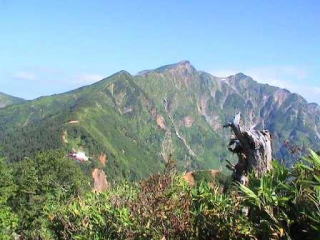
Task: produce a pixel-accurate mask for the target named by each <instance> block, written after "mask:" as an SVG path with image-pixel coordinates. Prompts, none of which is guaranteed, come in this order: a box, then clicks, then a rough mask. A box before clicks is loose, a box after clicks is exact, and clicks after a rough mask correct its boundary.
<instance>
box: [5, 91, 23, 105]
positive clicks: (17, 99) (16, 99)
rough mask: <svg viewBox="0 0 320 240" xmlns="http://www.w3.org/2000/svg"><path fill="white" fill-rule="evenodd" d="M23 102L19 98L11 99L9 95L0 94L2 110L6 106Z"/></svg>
mask: <svg viewBox="0 0 320 240" xmlns="http://www.w3.org/2000/svg"><path fill="white" fill-rule="evenodd" d="M23 101H24V100H23V99H21V98H17V97H13V96H10V95H7V94H5V93H2V92H0V108H4V107H6V106H9V105H12V104H16V103H21V102H23Z"/></svg>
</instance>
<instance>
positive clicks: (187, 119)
mask: <svg viewBox="0 0 320 240" xmlns="http://www.w3.org/2000/svg"><path fill="white" fill-rule="evenodd" d="M193 123H194V119H193V118H192V117H190V116H186V117H184V118H183V125H184V126H185V127H188V128H189V127H192V124H193Z"/></svg>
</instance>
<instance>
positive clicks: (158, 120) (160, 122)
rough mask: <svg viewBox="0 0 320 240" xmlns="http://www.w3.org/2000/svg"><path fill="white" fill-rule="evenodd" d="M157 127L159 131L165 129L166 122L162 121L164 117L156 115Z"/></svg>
mask: <svg viewBox="0 0 320 240" xmlns="http://www.w3.org/2000/svg"><path fill="white" fill-rule="evenodd" d="M156 121H157V125H158V126H159V127H160V128H161V129H166V121H165V119H164V117H162V116H161V115H157V119H156Z"/></svg>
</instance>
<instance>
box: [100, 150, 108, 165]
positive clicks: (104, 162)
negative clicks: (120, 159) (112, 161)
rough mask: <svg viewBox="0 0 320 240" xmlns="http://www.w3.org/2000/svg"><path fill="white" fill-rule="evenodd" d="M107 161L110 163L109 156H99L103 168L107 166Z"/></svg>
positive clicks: (103, 154)
mask: <svg viewBox="0 0 320 240" xmlns="http://www.w3.org/2000/svg"><path fill="white" fill-rule="evenodd" d="M107 161H108V157H107V155H106V154H105V153H101V154H100V155H99V162H100V163H101V164H102V166H105V165H106V163H107Z"/></svg>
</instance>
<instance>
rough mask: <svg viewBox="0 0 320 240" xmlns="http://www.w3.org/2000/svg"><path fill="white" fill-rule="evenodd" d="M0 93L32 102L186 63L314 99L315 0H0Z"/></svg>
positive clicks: (319, 84)
mask: <svg viewBox="0 0 320 240" xmlns="http://www.w3.org/2000/svg"><path fill="white" fill-rule="evenodd" d="M0 31H1V32H0V91H1V92H5V93H8V94H12V95H15V96H20V97H24V98H26V99H32V98H35V97H39V96H41V95H48V94H53V93H60V92H64V91H66V90H71V89H73V88H76V87H80V86H82V85H86V84H90V83H92V82H94V81H97V80H99V79H101V78H103V77H106V76H108V75H110V74H112V73H114V72H117V71H119V70H122V69H124V70H127V71H129V72H130V73H132V74H135V73H137V72H138V71H141V70H144V69H150V68H155V67H159V66H161V65H165V64H169V63H174V62H178V61H181V60H190V61H191V63H192V64H193V65H194V66H195V67H196V68H197V69H199V70H204V71H207V72H210V73H212V74H214V75H217V76H225V75H230V74H233V73H236V72H243V73H245V74H247V75H250V76H252V77H253V78H255V79H256V80H257V81H259V82H267V83H270V84H272V85H277V86H280V87H285V88H287V89H289V90H291V91H294V92H298V93H300V94H302V95H303V96H304V97H305V98H307V99H308V100H309V101H313V102H318V103H320V1H318V0H301V1H297V0H276V1H270V0H268V1H267V0H266V1H262V0H257V1H254V0H250V1H249V0H248V1H247V0H234V1H231V0H230V1H213V0H207V1H201V0H198V1H196V0H161V1H152V0H144V1H142V0H127V1H123V0H117V1H107V0H104V1H103V0H52V1H44V0H0Z"/></svg>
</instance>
